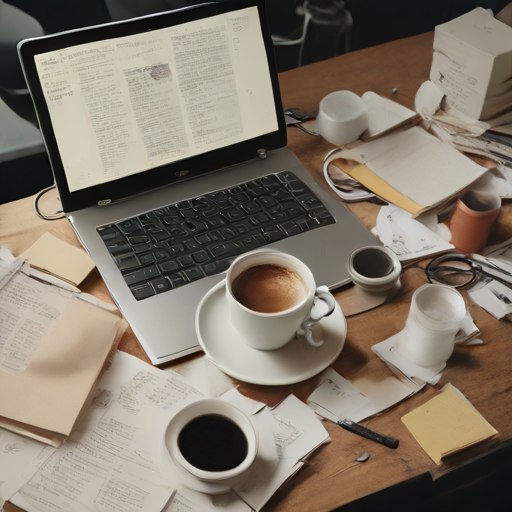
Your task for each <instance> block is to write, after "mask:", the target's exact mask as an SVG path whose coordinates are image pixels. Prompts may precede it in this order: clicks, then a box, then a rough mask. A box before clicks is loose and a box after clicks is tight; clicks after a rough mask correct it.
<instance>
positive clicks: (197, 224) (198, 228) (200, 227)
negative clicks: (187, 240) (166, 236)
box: [185, 219, 206, 235]
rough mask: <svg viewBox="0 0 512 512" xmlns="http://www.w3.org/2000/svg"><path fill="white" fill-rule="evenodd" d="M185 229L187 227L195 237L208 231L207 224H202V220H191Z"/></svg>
mask: <svg viewBox="0 0 512 512" xmlns="http://www.w3.org/2000/svg"><path fill="white" fill-rule="evenodd" d="M185 227H187V228H188V229H189V231H190V233H192V234H193V235H195V234H197V233H202V232H203V231H205V230H206V224H205V223H204V222H201V221H200V220H195V219H191V220H189V221H187V222H186V223H185Z"/></svg>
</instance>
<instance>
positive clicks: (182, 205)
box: [176, 201, 190, 210]
mask: <svg viewBox="0 0 512 512" xmlns="http://www.w3.org/2000/svg"><path fill="white" fill-rule="evenodd" d="M176 206H177V207H178V208H179V209H180V210H182V209H185V208H190V202H189V201H181V203H177V204H176Z"/></svg>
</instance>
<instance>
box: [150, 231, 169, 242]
mask: <svg viewBox="0 0 512 512" xmlns="http://www.w3.org/2000/svg"><path fill="white" fill-rule="evenodd" d="M151 236H152V237H153V239H154V240H155V242H161V241H162V240H165V239H166V238H169V233H167V231H164V230H162V229H161V230H158V231H151Z"/></svg>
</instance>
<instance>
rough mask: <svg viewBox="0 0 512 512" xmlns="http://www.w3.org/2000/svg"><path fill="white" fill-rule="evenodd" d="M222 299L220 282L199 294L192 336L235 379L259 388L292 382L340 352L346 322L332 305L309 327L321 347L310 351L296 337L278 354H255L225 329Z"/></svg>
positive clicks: (226, 321)
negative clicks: (332, 309) (201, 296)
mask: <svg viewBox="0 0 512 512" xmlns="http://www.w3.org/2000/svg"><path fill="white" fill-rule="evenodd" d="M225 296H226V284H225V281H221V282H220V283H218V284H217V285H216V286H214V287H213V288H212V289H211V290H210V291H209V292H208V293H207V294H206V295H205V296H204V298H203V300H202V301H201V303H200V304H199V306H198V308H197V312H196V333H197V337H198V339H199V343H200V345H201V347H202V349H203V350H204V351H205V353H206V355H207V356H208V357H209V358H210V359H211V360H212V361H213V362H214V363H215V364H216V365H217V366H218V367H219V368H220V369H221V370H222V371H223V372H224V373H227V374H228V375H230V376H231V377H234V378H235V379H238V380H241V381H243V382H250V383H252V384H261V385H264V386H283V385H286V384H295V383H296V382H301V381H303V380H306V379H309V378H310V377H313V376H314V375H316V374H317V373H320V372H321V371H322V370H324V369H325V368H327V367H328V366H329V365H330V364H331V363H333V362H334V361H335V360H336V358H337V357H338V355H339V354H340V352H341V349H342V348H343V345H344V343H345V338H346V336H347V321H346V320H345V317H344V315H343V313H342V311H341V308H340V306H339V305H338V304H337V303H336V308H335V310H334V312H333V313H332V314H331V315H330V316H328V317H325V318H323V319H322V320H321V321H320V322H319V323H318V324H317V326H316V327H315V339H317V337H323V339H324V343H323V345H322V346H321V347H319V348H313V347H311V346H310V345H309V344H308V343H307V341H306V340H305V339H304V338H303V337H302V336H299V337H298V338H296V339H295V340H292V341H291V342H290V343H288V344H287V345H285V346H284V347H282V348H280V349H278V350H257V349H254V348H252V347H250V346H249V345H247V344H246V343H245V342H244V341H243V340H242V339H241V338H240V336H239V334H238V333H237V332H236V330H235V329H234V327H233V326H232V325H231V322H230V319H229V306H228V303H227V301H226V299H225Z"/></svg>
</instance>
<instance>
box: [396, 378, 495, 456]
mask: <svg viewBox="0 0 512 512" xmlns="http://www.w3.org/2000/svg"><path fill="white" fill-rule="evenodd" d="M402 421H403V422H404V424H405V426H406V427H407V428H408V429H409V430H410V431H411V434H412V435H413V436H414V437H415V439H416V440H417V441H418V443H420V445H421V446H422V448H423V449H424V450H425V451H426V452H427V453H428V455H429V456H430V458H431V459H432V460H433V461H434V462H435V463H436V464H439V463H440V462H441V459H442V458H443V457H447V456H448V455H452V454H454V453H457V452H459V451H461V450H463V449H464V448H468V447H470V446H473V445H475V444H477V443H481V442H483V441H486V440H487V439H490V438H491V437H494V436H496V435H497V434H498V431H497V430H496V429H494V428H493V427H492V426H491V425H489V423H487V421H486V420H485V419H484V417H483V416H482V415H481V414H480V413H479V412H478V411H477V410H476V409H475V408H474V407H473V406H472V405H471V404H470V403H469V402H468V400H467V399H466V398H465V397H464V395H463V394H462V393H461V392H460V391H459V390H458V389H456V388H455V387H453V386H452V385H451V384H447V385H446V386H445V387H444V388H443V389H442V390H441V391H440V392H439V394H438V395H437V396H436V397H434V398H432V399H431V400H429V401H428V402H427V403H426V404H423V405H422V406H421V407H418V408H417V409H415V410H414V411H412V412H410V413H409V414H407V415H405V416H404V417H403V418H402Z"/></svg>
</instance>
